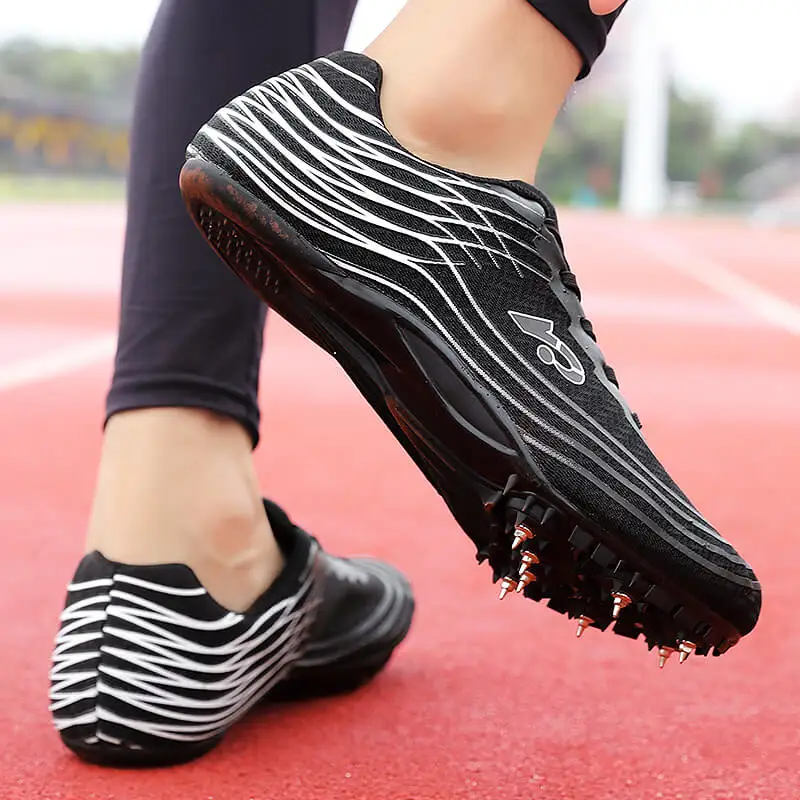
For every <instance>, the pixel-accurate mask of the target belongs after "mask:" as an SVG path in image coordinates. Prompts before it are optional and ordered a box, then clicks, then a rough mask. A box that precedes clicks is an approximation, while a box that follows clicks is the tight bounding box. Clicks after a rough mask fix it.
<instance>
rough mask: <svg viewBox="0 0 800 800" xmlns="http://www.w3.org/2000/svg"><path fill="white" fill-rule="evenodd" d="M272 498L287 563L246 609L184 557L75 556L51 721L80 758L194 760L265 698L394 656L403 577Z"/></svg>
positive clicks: (336, 681)
mask: <svg viewBox="0 0 800 800" xmlns="http://www.w3.org/2000/svg"><path fill="white" fill-rule="evenodd" d="M266 506H267V512H268V514H269V517H270V522H271V523H272V527H273V530H274V532H275V536H276V538H277V539H278V542H279V544H280V546H281V548H282V549H283V551H284V554H285V557H286V567H285V569H284V571H283V572H282V574H281V575H280V576H279V577H278V579H277V581H276V582H275V583H274V584H273V585H272V586H271V587H270V588H269V589H268V590H267V591H266V592H265V593H264V594H263V595H262V596H261V597H260V598H259V599H258V600H257V601H256V603H255V604H254V605H253V607H252V608H251V609H250V610H249V611H247V612H246V613H244V614H237V613H233V612H231V611H228V610H226V609H224V608H222V607H221V606H219V605H218V604H217V603H216V602H215V601H214V600H213V599H212V598H211V597H210V596H209V595H208V593H207V592H206V590H205V589H204V588H203V587H202V586H201V585H200V583H199V582H198V580H197V578H196V577H195V575H194V573H193V572H192V571H191V570H190V569H189V568H188V567H185V566H182V565H160V566H146V567H132V566H126V565H123V564H117V563H113V562H110V561H108V560H106V559H105V558H103V556H102V555H100V553H92V554H90V555H87V556H86V557H85V558H84V559H83V561H81V563H80V566H79V567H78V570H77V572H76V574H75V577H74V579H73V581H72V583H71V584H70V586H69V590H68V594H67V601H66V607H65V609H64V612H63V614H62V615H61V629H60V631H59V633H58V636H57V638H56V643H55V649H54V652H53V665H52V670H51V674H50V680H51V686H50V709H51V712H52V715H53V720H54V722H55V726H56V728H57V730H58V732H59V733H60V735H61V738H62V740H63V742H64V743H65V744H66V746H67V747H69V748H70V749H71V750H72V751H73V752H75V753H76V754H77V755H78V756H80V757H81V758H83V759H84V760H86V761H89V762H92V763H96V764H103V765H116V766H164V765H169V764H178V763H182V762H185V761H189V760H191V759H194V758H197V757H199V756H201V755H203V754H205V753H206V752H208V751H209V750H211V749H212V748H213V747H214V746H215V745H216V744H218V743H219V741H220V740H221V739H222V737H223V736H224V734H225V732H226V731H227V730H228V729H229V728H230V727H231V726H232V725H234V724H235V723H236V722H238V721H239V720H240V719H241V718H242V717H243V716H244V715H245V714H246V713H247V711H249V710H250V709H251V708H252V707H253V706H254V705H256V704H257V703H260V702H263V701H284V700H299V699H305V698H308V697H315V696H320V695H324V694H336V693H340V692H344V691H349V690H351V689H355V688H356V687H358V686H360V685H361V684H363V683H365V682H366V681H368V680H369V679H370V678H372V677H373V676H374V675H376V674H377V673H378V672H379V671H380V670H381V668H382V667H383V666H384V665H385V664H386V662H387V661H388V660H389V657H390V656H391V654H392V652H393V650H394V649H395V647H397V645H398V644H400V642H401V641H402V640H403V638H404V637H405V635H406V633H407V632H408V630H409V627H410V625H411V618H412V615H413V611H414V601H413V598H412V594H411V589H410V587H409V585H408V583H407V582H406V580H405V578H403V576H402V575H401V574H400V573H399V572H397V571H396V570H394V569H392V568H391V567H389V566H387V565H385V564H382V563H380V562H378V561H373V560H370V559H339V558H334V557H332V556H329V555H327V554H326V553H325V552H323V550H322V549H321V548H320V546H319V544H318V543H317V541H316V540H315V539H314V538H313V537H311V536H309V534H307V533H305V532H304V531H303V530H301V529H300V528H298V527H296V526H295V525H293V524H292V523H291V522H290V521H289V519H288V517H287V516H286V515H285V514H284V513H283V511H281V510H280V509H279V508H278V507H277V506H275V505H274V504H270V503H266Z"/></svg>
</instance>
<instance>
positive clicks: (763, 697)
mask: <svg viewBox="0 0 800 800" xmlns="http://www.w3.org/2000/svg"><path fill="white" fill-rule="evenodd" d="M194 1H195V0H185V2H187V3H193V2H194ZM216 1H217V2H218V3H219V4H220V5H223V4H229V5H230V4H231V3H234V2H240V3H245V2H260V0H216ZM555 1H557V0H554V2H555ZM209 2H210V0H209ZM282 2H284V3H293V2H297V0H282ZM157 6H158V2H157V0H116V2H110V1H109V0H38V1H36V2H34V1H33V0H30V1H29V2H23V0H0V547H2V558H0V587H2V591H0V619H2V620H3V624H2V625H0V654H2V667H0V678H2V679H1V680H0V743H2V747H0V800H113V798H117V800H119V799H120V798H125V800H153V798H165V797H180V798H186V800H248V798H251V800H267V798H270V800H295V798H301V797H302V798H303V799H304V800H330V798H348V800H365V798H380V800H410V798H413V800H522V799H523V798H524V800H531V798H534V797H535V798H543V800H658V799H659V798H661V800H798V798H800V789H798V787H800V770H799V769H798V760H797V753H798V752H800V725H798V720H800V693H798V691H797V686H798V667H797V665H798V663H800V629H799V628H798V625H797V620H796V616H797V612H796V610H797V608H798V599H799V598H798V594H800V589H799V588H798V586H799V585H798V579H797V573H798V557H797V552H798V544H797V541H798V537H797V533H796V531H797V529H798V528H799V527H800V493H799V492H798V491H797V478H798V475H800V415H798V413H797V411H798V401H797V398H798V397H800V353H799V352H798V343H800V339H798V336H800V70H798V69H797V67H796V65H795V64H794V51H795V49H796V47H797V31H798V30H800V3H797V2H796V0H758V2H756V1H755V0H750V2H746V1H745V0H631V2H630V4H629V6H628V8H627V9H626V11H625V13H624V14H623V15H622V17H621V18H620V21H619V24H618V27H616V28H615V29H614V33H613V36H612V38H611V41H610V44H609V48H608V50H607V52H606V53H605V55H604V56H603V58H602V59H601V60H600V61H599V62H598V64H597V65H596V68H595V70H594V73H593V74H592V76H591V77H590V79H588V80H586V81H583V82H581V83H580V84H579V85H578V86H576V88H575V89H574V91H573V92H572V93H571V96H570V97H569V98H568V100H567V102H566V103H565V107H564V109H563V113H562V114H561V116H560V119H559V120H558V124H557V130H556V131H555V132H554V135H553V136H552V137H551V140H550V143H549V146H548V148H547V152H546V154H545V157H544V159H543V161H542V163H541V165H540V172H539V176H538V183H539V184H540V185H541V187H542V188H543V189H545V190H546V191H547V192H548V193H549V194H550V195H551V196H552V197H553V198H554V199H555V200H556V201H557V202H558V203H559V204H560V205H561V206H562V209H560V213H559V217H560V225H561V230H562V231H563V232H564V239H565V242H566V245H567V250H568V253H569V259H570V263H571V264H572V266H573V267H574V268H575V272H576V274H577V275H578V278H579V281H580V284H581V288H582V289H583V290H584V292H585V298H586V300H585V308H586V311H587V313H588V315H589V317H590V318H591V319H592V322H593V324H594V325H595V330H597V331H598V332H599V334H600V335H599V340H600V341H601V343H602V347H603V352H604V353H605V354H606V355H607V356H608V357H609V360H610V362H611V363H612V364H613V366H614V368H615V369H616V370H617V371H618V374H619V375H620V376H621V379H622V385H623V387H624V393H625V396H626V398H627V399H628V400H629V401H630V402H631V405H632V407H633V408H635V409H636V411H637V412H638V413H639V414H640V415H641V417H642V419H643V422H644V426H645V432H646V435H647V438H648V442H650V444H651V445H652V446H653V447H654V449H655V451H656V452H657V453H658V454H659V456H660V457H661V459H662V461H663V463H664V464H665V465H666V466H667V467H668V469H669V470H670V472H671V473H672V474H674V475H675V476H676V478H677V479H678V481H679V483H680V484H681V485H682V486H683V487H684V488H685V489H686V490H687V492H688V494H689V496H690V497H692V499H693V500H694V501H695V502H696V503H697V504H698V506H699V507H700V508H701V509H703V511H704V512H705V513H706V514H707V515H708V517H709V519H710V520H711V521H712V522H713V523H714V524H715V526H716V527H717V528H718V529H719V530H720V531H722V532H723V533H724V534H725V536H726V538H729V539H730V540H731V541H733V542H735V543H736V545H737V547H738V548H740V549H741V551H742V552H743V554H744V555H745V556H746V557H747V559H748V561H750V562H751V563H753V565H754V567H755V570H756V573H757V574H758V575H759V577H760V578H761V580H762V582H763V585H764V587H765V606H764V616H763V618H762V621H761V623H760V624H759V627H758V628H757V630H756V631H755V632H754V634H753V635H752V637H748V638H747V640H746V641H745V642H743V643H742V645H741V646H739V647H737V648H736V650H735V651H734V652H732V653H731V654H730V655H729V656H726V657H725V658H723V659H714V660H713V661H712V660H710V659H709V660H708V661H707V662H705V663H703V661H705V660H701V659H696V660H694V663H693V660H690V661H689V662H688V663H687V664H686V665H685V666H683V667H680V668H678V666H677V665H674V664H672V665H669V667H668V668H667V669H666V670H664V671H663V672H660V671H659V670H658V668H657V658H656V654H655V653H647V652H646V650H645V648H644V647H643V646H641V645H639V646H637V645H635V644H634V643H632V642H629V641H628V640H625V639H623V638H622V637H618V636H610V635H600V634H599V632H598V631H590V632H587V635H586V636H585V637H582V638H581V640H580V641H579V640H578V639H577V638H576V637H575V635H574V628H573V627H572V626H571V625H568V624H566V623H565V620H564V619H563V617H561V616H560V615H556V614H552V613H551V612H549V611H546V610H545V609H544V608H542V607H541V606H537V607H532V606H534V604H531V603H526V602H519V603H516V602H514V601H513V600H512V599H509V600H506V601H504V602H503V603H502V604H501V603H497V602H495V598H496V596H497V594H496V590H495V589H494V588H493V587H492V586H491V585H490V583H489V580H488V575H487V573H485V572H484V570H483V569H479V568H477V566H474V551H473V549H472V548H471V547H470V546H469V544H468V542H467V541H466V538H465V537H463V536H462V535H461V533H460V532H459V531H458V530H457V527H456V525H455V523H454V521H453V520H452V518H451V517H450V515H449V513H448V512H447V509H446V508H445V506H444V504H442V503H441V502H440V499H439V498H438V497H437V496H436V494H435V492H434V491H433V490H432V489H431V488H430V486H429V485H428V484H427V482H426V481H425V480H424V478H423V477H422V476H421V475H420V474H419V472H418V470H417V469H416V467H415V466H414V465H413V463H412V462H411V460H410V459H408V458H407V457H406V455H405V453H404V452H402V450H401V448H400V447H398V446H397V444H396V442H395V441H394V439H393V437H392V436H391V434H390V433H389V432H388V431H387V430H386V429H385V428H384V427H383V426H382V424H381V423H380V422H379V420H378V419H377V417H376V416H375V415H374V414H372V412H371V411H370V410H369V409H368V408H367V406H366V403H365V402H364V401H363V399H362V398H361V397H360V396H359V395H358V393H357V391H356V390H355V388H354V387H353V386H352V385H351V384H350V382H349V381H348V380H347V379H346V377H345V376H344V374H343V373H342V372H341V370H339V368H338V367H337V365H336V364H335V362H334V361H333V360H331V359H329V358H327V356H325V355H324V354H323V353H322V351H321V350H320V349H318V348H316V347H314V346H313V345H312V344H311V343H310V342H309V341H307V340H305V339H303V338H302V337H301V336H300V335H299V334H297V333H296V332H295V331H293V330H292V329H291V328H290V327H289V326H288V324H286V323H284V322H283V321H282V320H281V319H280V318H278V317H276V316H275V315H272V318H271V319H270V322H269V325H268V335H267V347H266V350H265V358H264V364H263V369H262V376H263V377H262V389H263V391H262V393H261V401H262V411H263V419H264V424H263V432H264V434H265V436H264V443H265V446H261V447H260V448H259V449H258V450H257V451H256V454H255V458H256V465H257V469H258V475H259V480H260V481H261V483H262V485H263V486H264V488H265V491H267V492H268V494H269V496H270V497H272V498H275V499H276V500H278V501H279V502H280V503H281V504H282V505H285V507H286V508H287V509H289V510H290V511H291V513H292V515H293V517H294V518H295V519H297V520H298V522H299V523H300V524H302V525H303V526H304V527H306V528H307V529H308V530H310V531H312V532H314V534H315V535H318V536H320V537H323V541H324V542H325V543H326V547H328V548H330V549H331V551H333V552H337V553H370V554H373V555H375V556H378V557H381V558H386V559H387V560H389V561H391V562H392V563H393V564H396V565H397V566H398V567H400V568H401V569H402V570H403V571H404V572H406V573H407V574H408V575H409V577H410V579H411V581H412V583H413V585H414V587H415V592H416V594H417V597H418V600H419V603H418V615H417V621H416V622H415V630H414V632H413V634H412V636H411V637H409V640H408V641H407V642H406V643H404V645H403V652H402V653H401V654H399V656H398V658H397V659H395V660H394V661H393V663H392V665H391V666H390V669H389V670H388V671H387V673H386V675H385V676H383V677H382V678H381V679H379V680H378V681H377V682H376V683H375V684H374V685H372V686H371V687H368V688H366V689H364V690H363V691H360V692H358V693H357V694H356V695H354V696H350V697H346V698H340V699H331V700H329V701H328V700H326V701H320V702H319V703H312V704H307V705H303V706H302V707H300V706H296V707H293V708H291V709H289V708H284V709H281V710H280V712H276V710H274V709H271V710H270V711H269V713H267V714H265V715H263V717H262V716H259V717H257V718H255V717H254V719H253V720H252V721H248V722H247V723H245V724H244V726H243V727H242V728H241V729H238V730H237V732H235V733H234V734H233V736H231V737H230V739H229V740H228V741H227V744H225V745H223V747H222V748H221V749H220V752H219V754H214V755H213V756H210V757H209V760H203V761H202V762H201V763H200V764H198V765H195V766H187V767H182V768H180V769H179V770H175V771H171V770H170V771H168V772H164V771H153V772H127V773H126V772H122V771H115V772H114V773H111V774H110V773H108V772H106V771H100V770H92V769H90V768H88V767H85V766H83V765H81V764H79V763H77V761H76V760H74V759H71V758H69V757H68V756H67V755H66V754H65V752H64V751H63V749H62V748H61V746H60V743H59V742H58V740H57V737H56V736H55V733H54V731H53V730H52V724H51V721H50V718H49V714H48V712H47V701H46V693H47V670H48V665H49V663H50V656H51V648H52V634H53V633H54V631H55V628H56V624H55V623H56V617H57V614H58V612H59V610H60V609H61V607H62V602H63V592H64V586H65V585H66V582H67V581H68V580H69V579H70V576H71V575H72V571H73V569H74V566H75V564H76V562H77V559H78V558H79V554H80V553H82V552H83V540H84V535H85V529H86V520H87V519H88V516H89V508H90V502H91V497H92V492H93V490H94V485H95V481H96V477H97V474H96V473H97V463H98V457H99V453H100V447H101V441H102V420H103V418H104V408H103V404H104V399H105V394H106V392H107V389H108V385H109V379H110V375H111V371H112V365H113V361H114V353H115V349H116V331H117V323H118V317H119V282H120V272H121V263H122V259H121V251H122V246H123V238H124V231H125V206H124V197H125V194H124V187H125V175H126V170H127V168H128V126H129V121H130V118H131V111H132V98H133V93H134V87H135V81H136V71H137V64H138V59H139V52H140V48H141V46H142V43H143V41H144V38H145V36H146V34H147V31H148V27H149V24H150V21H151V19H152V17H153V15H154V14H155V11H156V8H157ZM401 6H402V2H400V0H362V3H361V5H360V6H359V8H358V10H357V13H356V16H355V18H354V21H353V26H352V29H351V34H350V41H349V46H350V47H351V48H353V49H360V48H362V47H364V46H365V45H366V44H368V43H369V42H370V41H371V39H372V38H373V37H374V36H375V35H376V34H377V33H378V32H379V30H380V29H381V28H382V27H383V26H384V25H385V24H386V23H387V22H388V21H389V19H390V18H391V17H392V16H393V15H394V14H396V13H397V11H398V10H399V8H400V7H401ZM445 34H446V32H445ZM243 88H244V87H243ZM176 191H177V187H176ZM570 206H571V207H570ZM198 302H200V299H198ZM198 357H200V358H202V357H203V354H202V353H201V354H199V356H198ZM675 660H676V659H673V662H674V661H675ZM671 667H674V668H671ZM167 782H169V787H168V788H167V785H166V784H167Z"/></svg>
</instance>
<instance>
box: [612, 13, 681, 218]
mask: <svg viewBox="0 0 800 800" xmlns="http://www.w3.org/2000/svg"><path fill="white" fill-rule="evenodd" d="M663 4H664V3H663V0H633V2H631V3H629V4H628V6H627V7H626V9H625V12H624V13H630V14H632V15H633V16H634V20H633V21H634V23H635V25H636V30H635V31H634V38H633V52H632V54H631V67H630V68H631V80H630V90H629V91H630V95H629V98H628V116H627V122H626V127H625V139H624V144H623V151H622V176H621V187H620V205H621V207H622V210H623V212H625V213H626V214H631V215H633V216H637V217H652V216H655V215H657V214H659V213H660V212H661V211H663V209H664V205H665V202H666V199H667V145H668V128H669V76H668V71H667V65H666V53H665V48H664V42H663V39H662V36H661V26H660V21H659V7H660V6H661V5H663Z"/></svg>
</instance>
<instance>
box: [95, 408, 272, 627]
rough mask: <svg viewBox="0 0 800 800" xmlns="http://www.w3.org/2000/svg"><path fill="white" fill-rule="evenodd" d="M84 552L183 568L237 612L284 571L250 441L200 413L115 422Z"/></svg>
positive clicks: (142, 415)
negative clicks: (262, 494) (263, 497)
mask: <svg viewBox="0 0 800 800" xmlns="http://www.w3.org/2000/svg"><path fill="white" fill-rule="evenodd" d="M86 548H87V552H92V551H94V550H99V551H100V552H101V553H102V554H103V555H104V556H105V557H106V558H108V559H110V560H112V561H119V562H122V563H125V564H136V565H147V564H171V563H178V564H186V565H187V566H189V567H191V568H192V569H193V570H194V572H195V574H196V575H197V578H198V579H199V580H200V582H201V583H202V584H203V586H204V587H205V588H206V589H207V590H208V592H209V594H210V595H211V596H212V597H214V599H215V600H216V601H217V602H218V603H220V604H221V605H222V606H224V607H225V608H228V609H230V610H231V611H239V612H241V611H245V610H247V609H248V608H249V607H250V606H251V605H252V604H253V602H254V601H255V600H256V599H257V598H258V597H259V596H260V595H261V594H262V593H263V592H264V591H265V590H266V589H267V588H268V587H269V586H270V585H271V583H272V582H273V581H274V580H275V578H276V577H277V576H278V574H279V573H280V571H281V569H282V568H283V555H282V553H281V551H280V549H279V547H278V545H277V543H276V542H275V537H274V536H273V534H272V530H271V529H270V526H269V522H268V520H267V516H266V513H265V511H264V506H263V505H262V502H261V495H260V492H259V489H258V482H257V479H256V475H255V470H254V467H253V459H252V443H251V441H250V438H249V436H248V435H247V433H246V432H245V431H244V429H243V428H242V427H241V426H240V425H239V424H238V423H236V422H234V421H233V420H229V419H225V418H222V417H218V416H216V415H214V414H211V413H208V412H206V411H202V410H198V409H184V408H162V409H141V410H136V411H129V412H125V413H120V414H117V415H115V416H114V417H112V419H111V420H110V421H109V423H108V426H107V428H106V433H105V439H104V442H103V451H102V456H101V461H100V470H99V474H98V480H97V486H96V490H95V496H94V503H93V506H92V513H91V517H90V521H89V531H88V537H87V543H86Z"/></svg>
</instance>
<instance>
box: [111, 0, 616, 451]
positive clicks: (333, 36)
mask: <svg viewBox="0 0 800 800" xmlns="http://www.w3.org/2000/svg"><path fill="white" fill-rule="evenodd" d="M529 2H531V4H532V5H533V6H534V7H536V8H537V9H538V10H539V12H540V13H541V14H543V15H544V16H545V17H546V18H547V19H549V20H550V21H551V22H552V23H553V24H554V25H556V27H558V28H559V29H560V30H561V31H562V32H563V33H564V34H565V35H566V36H567V38H569V39H570V40H571V41H572V42H573V44H574V45H575V46H576V47H577V49H578V50H579V51H580V53H581V55H582V56H583V58H584V72H583V74H585V73H586V72H587V71H588V69H589V68H590V67H591V65H592V63H593V62H594V60H595V59H596V58H597V57H598V56H599V55H600V53H601V52H602V50H603V48H604V47H605V41H606V34H607V32H608V30H609V29H610V27H611V24H612V23H613V21H614V19H615V18H616V14H613V15H610V16H608V17H603V18H598V17H595V16H594V15H592V14H591V12H590V11H589V7H588V0H529ZM355 5H356V0H228V1H227V2H225V3H220V2H219V0H163V2H162V4H161V7H160V9H159V11H158V14H157V16H156V19H155V22H154V23H153V27H152V30H151V31H150V36H149V38H148V40H147V43H146V45H145V48H144V52H143V56H142V63H141V72H140V77H139V86H138V91H137V96H136V105H135V110H134V118H133V128H132V132H131V164H130V173H129V181H128V220H127V232H126V238H125V253H124V260H123V271H122V298H121V315H120V330H119V344H118V349H117V357H116V364H115V370H114V378H113V381H112V384H111V389H110V391H109V394H108V400H107V418H109V417H111V416H112V415H113V414H115V413H117V412H119V411H124V410H130V409H136V408H153V407H192V408H202V409H207V410H209V411H213V412H216V413H218V414H222V415H225V416H228V417H232V418H233V419H235V420H238V421H239V422H240V423H241V424H242V425H244V427H245V428H246V429H247V431H248V432H249V433H250V435H251V436H252V439H253V443H254V444H256V443H257V442H258V431H259V416H260V415H259V408H258V396H257V392H258V372H259V362H260V359H261V346H262V337H263V328H264V314H265V309H264V307H263V305H262V304H261V302H260V301H259V300H258V299H257V298H256V296H255V294H253V293H251V292H250V290H249V289H246V288H245V287H244V286H243V285H241V284H240V283H239V282H238V280H237V279H236V278H235V277H234V276H233V275H232V274H229V273H228V271H227V270H226V269H225V268H224V266H223V265H222V263H221V262H220V261H219V260H218V259H217V257H216V255H214V253H213V252H212V250H211V249H210V248H209V247H208V245H207V244H206V243H205V241H204V240H203V239H202V238H201V236H200V234H199V233H198V232H197V231H196V230H195V228H194V225H193V223H192V222H191V220H190V219H189V216H188V214H187V213H186V211H185V209H184V207H183V202H182V200H181V196H180V193H179V191H178V173H179V171H180V169H181V167H182V166H183V160H184V157H183V156H184V150H185V147H186V144H187V143H188V142H189V141H190V140H191V139H192V137H193V136H194V134H195V133H196V131H197V130H198V128H200V126H201V125H202V124H203V123H204V122H206V120H208V119H209V117H211V116H212V115H213V114H214V112H215V111H216V110H217V109H218V108H219V107H220V106H222V105H224V104H225V103H227V102H228V101H229V100H231V99H232V98H234V97H236V96H237V95H239V94H241V93H242V92H243V91H245V90H246V89H248V88H250V87H251V86H253V85H255V84H257V83H260V82H262V81H264V80H266V79H267V78H269V77H272V76H274V75H277V74H279V73H281V72H283V71H285V70H287V69H290V68H292V67H296V66H298V65H300V64H303V63H305V62H306V61H310V60H311V59H313V58H315V57H316V56H318V55H322V54H325V53H328V52H332V51H334V50H339V49H341V47H342V44H343V42H344V39H345V36H346V33H347V28H348V25H349V22H350V17H351V15H352V12H353V9H354V7H355Z"/></svg>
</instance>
